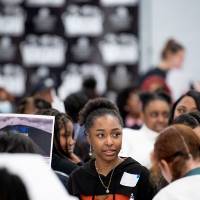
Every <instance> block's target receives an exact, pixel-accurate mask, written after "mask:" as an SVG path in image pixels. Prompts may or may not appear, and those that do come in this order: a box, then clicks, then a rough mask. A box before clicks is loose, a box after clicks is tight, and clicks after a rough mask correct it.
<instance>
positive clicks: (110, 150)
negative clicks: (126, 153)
mask: <svg viewBox="0 0 200 200" xmlns="http://www.w3.org/2000/svg"><path fill="white" fill-rule="evenodd" d="M103 153H104V154H105V155H106V156H114V155H115V154H116V150H114V149H109V150H103Z"/></svg>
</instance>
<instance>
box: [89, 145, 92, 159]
mask: <svg viewBox="0 0 200 200" xmlns="http://www.w3.org/2000/svg"><path fill="white" fill-rule="evenodd" d="M89 156H90V157H91V156H92V147H91V145H90V150H89Z"/></svg>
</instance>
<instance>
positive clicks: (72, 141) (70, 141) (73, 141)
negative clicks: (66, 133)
mask: <svg viewBox="0 0 200 200" xmlns="http://www.w3.org/2000/svg"><path fill="white" fill-rule="evenodd" d="M74 144H75V140H74V139H73V138H70V140H69V145H71V146H72V145H74Z"/></svg>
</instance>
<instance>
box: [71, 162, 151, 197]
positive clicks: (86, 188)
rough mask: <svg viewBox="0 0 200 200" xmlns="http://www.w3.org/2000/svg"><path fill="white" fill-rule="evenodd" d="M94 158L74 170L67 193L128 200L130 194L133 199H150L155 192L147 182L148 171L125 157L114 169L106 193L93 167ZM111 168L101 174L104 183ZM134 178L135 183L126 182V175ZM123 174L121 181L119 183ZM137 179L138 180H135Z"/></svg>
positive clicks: (108, 177) (108, 178) (78, 195)
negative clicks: (105, 173) (106, 172)
mask: <svg viewBox="0 0 200 200" xmlns="http://www.w3.org/2000/svg"><path fill="white" fill-rule="evenodd" d="M94 161H95V160H94V159H93V160H90V161H89V162H88V163H86V164H85V165H84V166H82V167H80V168H78V169H77V170H75V171H74V172H73V173H72V174H71V175H70V178H69V182H68V189H69V193H70V194H72V195H75V196H77V197H79V198H80V199H82V200H92V199H96V198H95V196H98V195H108V196H109V197H108V198H106V199H107V200H111V199H115V200H128V199H130V197H131V196H132V199H134V200H151V199H152V198H153V196H154V194H155V190H154V188H153V187H152V185H151V184H150V182H149V171H148V170H147V169H146V168H145V167H143V166H142V165H140V164H139V163H138V162H136V161H135V160H133V159H132V158H126V159H125V160H124V161H123V162H122V163H120V164H119V165H118V166H117V167H116V168H115V170H114V172H113V176H112V179H111V184H110V187H109V191H110V192H109V194H106V190H105V188H104V187H103V186H102V183H101V181H100V179H99V177H98V173H97V171H96V168H95V162H94ZM112 171H113V170H111V171H110V172H109V174H108V175H107V176H103V175H101V179H102V181H103V183H104V184H105V185H108V182H109V180H110V176H111V173H112ZM124 173H125V174H124ZM127 174H128V176H129V178H130V177H132V178H133V179H135V181H133V182H135V183H136V185H135V184H134V183H133V182H132V183H131V186H124V180H125V185H126V183H127V184H128V182H129V181H128V180H127V178H125V177H124V175H127ZM122 176H123V183H122V184H120V182H121V180H122ZM137 179H138V181H137ZM128 185H130V184H128Z"/></svg>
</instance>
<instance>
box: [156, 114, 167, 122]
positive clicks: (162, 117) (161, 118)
mask: <svg viewBox="0 0 200 200" xmlns="http://www.w3.org/2000/svg"><path fill="white" fill-rule="evenodd" d="M165 120H166V118H165V117H164V116H163V115H159V116H158V122H159V123H164V122H165Z"/></svg>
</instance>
